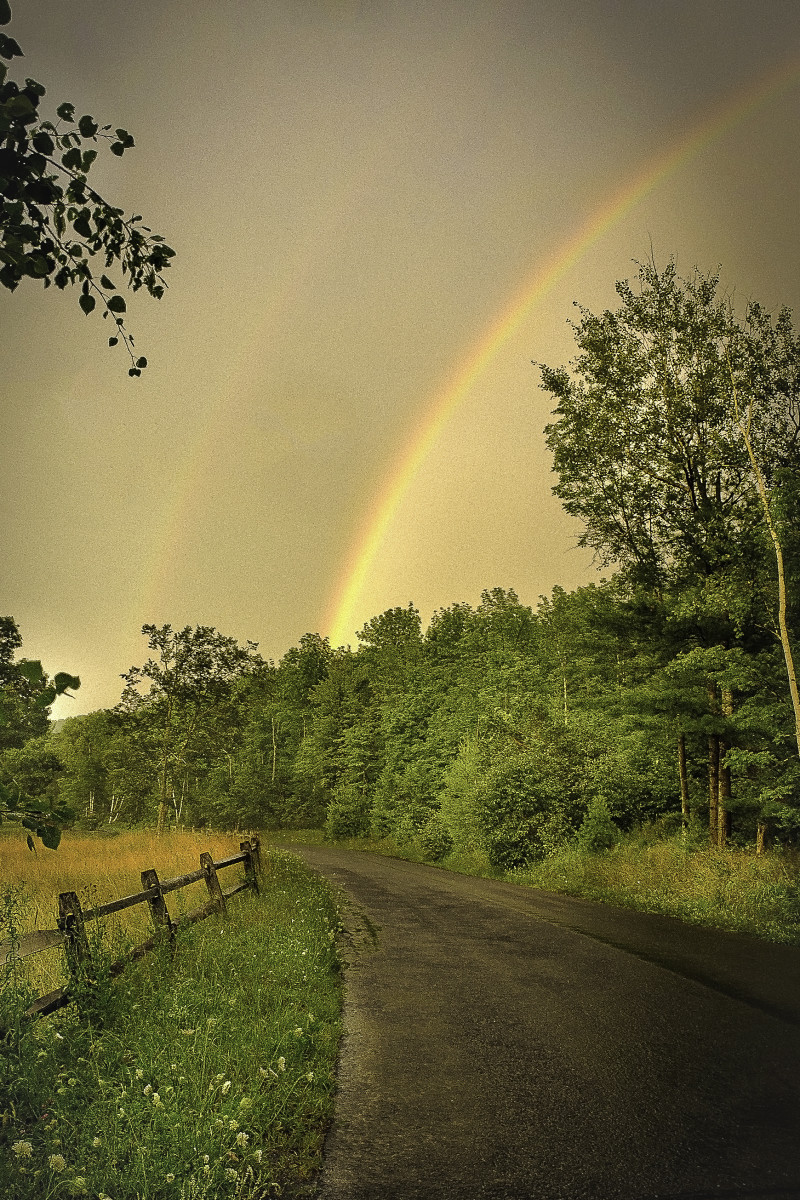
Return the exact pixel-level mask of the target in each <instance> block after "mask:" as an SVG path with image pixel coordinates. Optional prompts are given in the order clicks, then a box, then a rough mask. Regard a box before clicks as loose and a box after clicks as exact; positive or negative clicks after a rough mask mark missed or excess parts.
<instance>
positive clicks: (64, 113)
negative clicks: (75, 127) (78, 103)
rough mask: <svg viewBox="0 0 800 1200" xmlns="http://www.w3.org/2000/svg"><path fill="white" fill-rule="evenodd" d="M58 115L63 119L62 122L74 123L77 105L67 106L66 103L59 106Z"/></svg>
mask: <svg viewBox="0 0 800 1200" xmlns="http://www.w3.org/2000/svg"><path fill="white" fill-rule="evenodd" d="M56 113H57V114H58V116H59V117H61V120H62V121H74V120H75V105H74V104H67V103H66V102H65V103H64V104H59V106H58V108H57V109H56Z"/></svg>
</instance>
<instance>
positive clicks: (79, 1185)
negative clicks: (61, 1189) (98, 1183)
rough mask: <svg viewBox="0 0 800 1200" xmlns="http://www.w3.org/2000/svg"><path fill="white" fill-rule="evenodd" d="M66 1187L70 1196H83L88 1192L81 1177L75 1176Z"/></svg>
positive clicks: (83, 1178)
mask: <svg viewBox="0 0 800 1200" xmlns="http://www.w3.org/2000/svg"><path fill="white" fill-rule="evenodd" d="M68 1186H69V1194H70V1196H85V1195H86V1193H87V1191H88V1190H89V1189H88V1188H87V1186H86V1179H85V1177H84V1176H83V1175H76V1176H75V1178H74V1179H72V1180H70V1182H69V1185H68Z"/></svg>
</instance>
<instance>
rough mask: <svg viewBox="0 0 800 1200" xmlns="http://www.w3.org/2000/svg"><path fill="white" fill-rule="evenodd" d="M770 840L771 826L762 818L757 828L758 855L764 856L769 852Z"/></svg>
mask: <svg viewBox="0 0 800 1200" xmlns="http://www.w3.org/2000/svg"><path fill="white" fill-rule="evenodd" d="M768 838H769V826H768V825H767V822H766V821H765V820H764V818H763V817H762V818H761V819H760V820H759V822H758V826H757V828H756V854H757V855H762V854H766V852H767V841H768Z"/></svg>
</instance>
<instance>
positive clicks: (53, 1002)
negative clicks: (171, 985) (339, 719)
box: [0, 837, 261, 1017]
mask: <svg viewBox="0 0 800 1200" xmlns="http://www.w3.org/2000/svg"><path fill="white" fill-rule="evenodd" d="M237 863H242V864H243V865H244V879H241V880H240V881H239V882H238V883H236V884H234V885H233V886H232V887H229V888H225V889H223V887H222V885H221V883H220V881H219V876H218V872H219V871H221V870H223V869H224V868H225V867H233V866H235V865H236V864H237ZM260 874H261V846H260V843H259V840H258V838H256V837H254V838H249V839H248V840H247V841H244V842H241V843H240V844H239V853H238V854H232V855H231V856H230V857H229V858H223V859H221V860H220V861H219V862H214V860H213V858H212V857H211V855H210V854H208V853H203V854H201V855H200V868H199V870H197V871H189V872H188V873H187V874H186V875H178V876H177V877H176V878H175V879H159V878H158V874H157V872H156V871H155V870H154V869H153V868H152V867H151V868H149V869H148V870H146V871H142V874H141V879H142V890H141V891H140V892H135V893H134V894H133V895H132V896H121V897H120V899H118V900H110V901H109V902H108V903H107V904H99V905H97V907H96V908H88V909H82V908H81V905H80V901H79V900H78V896H77V894H76V893H75V892H61V893H60V894H59V897H58V919H57V922H56V925H57V928H56V929H35V930H33V932H31V933H27V934H24V935H23V936H22V937H21V938H20V939H19V941H18V942H17V943H16V945H14V944H13V943H11V942H0V966H2V965H3V964H4V963H6V962H8V960H9V959H10V958H11V957H12V955H14V956H15V957H16V958H27V957H28V955H30V954H39V953H40V952H41V951H42V950H52V949H54V948H56V947H61V948H63V950H64V954H65V957H66V961H67V967H68V970H69V973H70V976H72V977H74V976H75V975H76V974H77V973H78V972H79V971H80V972H82V973H88V972H90V969H91V955H90V951H89V943H88V939H87V937H86V922H87V921H95V920H97V919H98V918H99V917H107V916H110V915H111V913H115V912H122V910H123V909H126V908H133V906H134V905H136V904H148V905H149V906H150V916H151V919H152V922H153V926H154V933H153V934H152V936H151V937H149V938H147V940H146V941H144V942H142V943H141V945H139V946H134V947H133V949H131V950H129V951H128V952H127V954H125V955H124V956H123V957H122V958H120V959H119V960H118V961H117V962H115V963H113V964H112V966H111V968H110V972H111V975H112V977H116V976H117V975H120V974H121V973H122V972H123V971H124V970H125V967H126V966H127V965H128V964H129V963H131V962H135V961H136V960H137V959H139V958H142V957H143V956H144V955H145V954H147V953H148V952H149V951H150V950H153V949H154V948H155V947H156V946H158V945H160V944H163V942H164V940H165V939H166V940H167V941H168V942H172V943H174V941H175V931H176V930H177V929H178V927H179V926H181V925H193V924H195V922H197V921H202V920H204V918H205V917H210V916H211V914H212V913H221V914H222V915H225V914H226V913H227V903H228V900H230V898H231V896H235V895H236V894H237V892H243V891H244V890H245V889H247V888H249V889H252V890H253V891H255V892H258V890H259V889H258V879H259V876H260ZM201 879H202V880H205V884H206V887H207V889H208V900H207V901H206V903H205V904H201V905H200V907H199V908H194V909H192V910H191V912H188V913H183V914H182V915H181V916H180V917H179V918H178V920H177V921H173V920H172V918H171V917H170V915H169V911H168V909H167V904H166V901H165V899H164V897H165V896H166V895H168V894H169V893H170V892H175V891H177V890H178V889H179V888H184V887H188V886H189V885H190V884H192V883H198V882H199V881H200V880H201ZM71 999H72V997H71V995H70V988H69V984H68V985H67V986H66V987H63V988H56V990H55V991H53V992H48V993H47V995H46V996H39V998H38V999H36V1000H34V1002H33V1004H31V1005H30V1007H29V1008H28V1009H26V1015H27V1016H31V1017H43V1016H46V1015H47V1014H48V1013H52V1012H55V1011H56V1010H57V1009H59V1008H63V1007H64V1005H65V1004H69V1003H70V1000H71Z"/></svg>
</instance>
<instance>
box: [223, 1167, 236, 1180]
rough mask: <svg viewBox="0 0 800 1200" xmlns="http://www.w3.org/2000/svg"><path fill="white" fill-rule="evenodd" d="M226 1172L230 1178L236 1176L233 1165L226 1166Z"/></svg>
mask: <svg viewBox="0 0 800 1200" xmlns="http://www.w3.org/2000/svg"><path fill="white" fill-rule="evenodd" d="M225 1174H226V1175H227V1177H228V1179H235V1178H236V1172H235V1171H234V1169H233V1167H226V1168H225Z"/></svg>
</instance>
